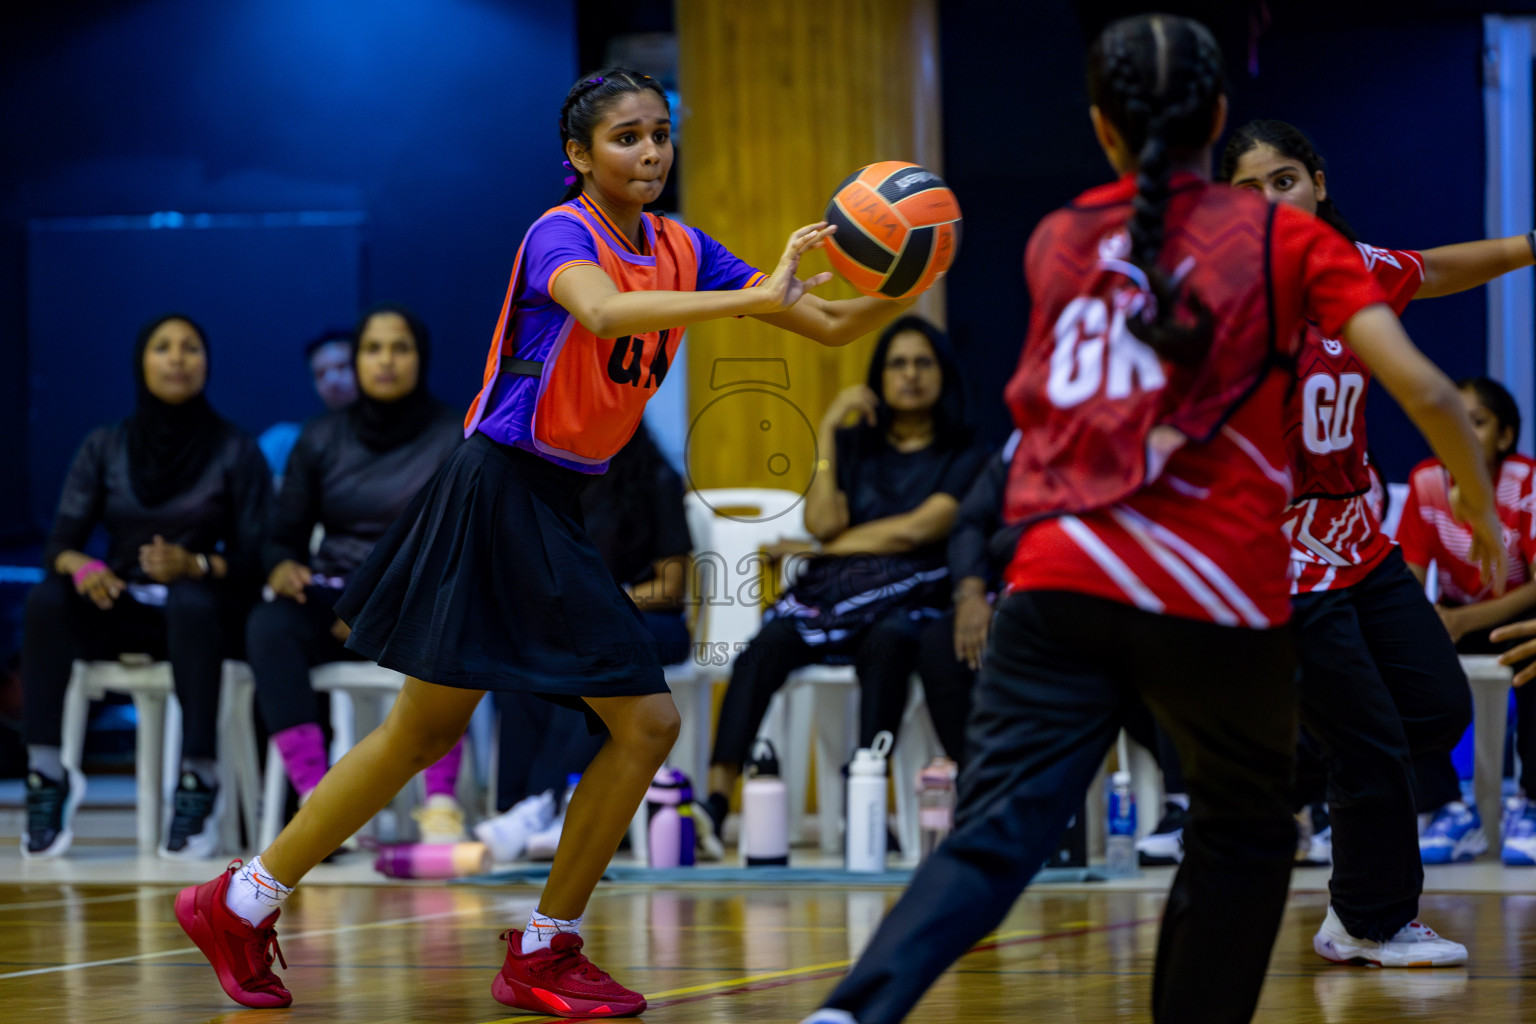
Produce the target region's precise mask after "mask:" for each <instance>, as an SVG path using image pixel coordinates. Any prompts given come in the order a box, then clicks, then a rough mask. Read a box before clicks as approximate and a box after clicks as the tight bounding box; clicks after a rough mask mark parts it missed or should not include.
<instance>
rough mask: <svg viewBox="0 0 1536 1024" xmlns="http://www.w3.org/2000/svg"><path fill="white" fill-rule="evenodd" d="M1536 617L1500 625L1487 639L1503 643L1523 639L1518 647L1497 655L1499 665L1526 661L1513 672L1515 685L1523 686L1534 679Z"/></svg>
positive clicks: (1535, 668) (1535, 671)
mask: <svg viewBox="0 0 1536 1024" xmlns="http://www.w3.org/2000/svg"><path fill="white" fill-rule="evenodd" d="M1527 637H1536V619H1526V620H1525V621H1524V622H1511V623H1510V624H1509V625H1507V626H1500V627H1499V628H1498V629H1496V630H1494V631H1493V632H1492V633H1491V634H1489V639H1491V640H1493V642H1494V643H1503V642H1504V641H1506V640H1525V643H1523V644H1521V645H1519V646H1518V647H1511V648H1510V649H1509V650H1507V651H1505V652H1504V653H1503V654H1501V655H1499V664H1500V665H1510V666H1514V665H1518V664H1520V663H1521V662H1522V661H1524V662H1528V664H1527V665H1526V666H1525V668H1523V669H1521V670H1520V671H1519V672H1516V673H1515V680H1514V682H1515V685H1516V686H1524V685H1525V684H1526V683H1528V682H1530V681H1531V680H1532V679H1536V639H1529V640H1528V639H1526V638H1527Z"/></svg>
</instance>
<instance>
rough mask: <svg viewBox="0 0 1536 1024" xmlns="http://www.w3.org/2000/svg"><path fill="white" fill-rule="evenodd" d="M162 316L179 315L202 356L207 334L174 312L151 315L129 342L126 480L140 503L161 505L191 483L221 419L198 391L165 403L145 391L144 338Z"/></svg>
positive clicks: (217, 439) (218, 437)
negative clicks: (133, 387) (131, 400)
mask: <svg viewBox="0 0 1536 1024" xmlns="http://www.w3.org/2000/svg"><path fill="white" fill-rule="evenodd" d="M168 320H181V321H183V322H184V323H186V324H188V325H189V326H190V327H191V328H192V329H193V330H194V331H196V332H197V337H198V339H199V340H200V341H202V343H203V352H204V356H205V358H207V357H208V335H207V334H206V333H204V331H203V329H202V328H201V327H200V326H198V324H197V321H195V320H193V319H192V318H190V317H187V316H184V315H182V314H180V313H167V314H166V315H165V316H161V317H156V318H155V319H153V320H151V321H149V323H147V324H145V325H144V326H143V327H140V328H139V337H138V340H137V341H136V342H135V343H134V346H133V379H134V381H135V383H136V384H137V385H138V397H137V400H136V404H135V405H134V410H133V415H131V416H129V417H128V419H127V420H126V421H125V423H126V425H127V430H128V479H129V481H130V482H131V484H132V485H133V493H134V494H135V495H136V496H137V497H138V499H139V503H140V504H141V505H143V506H144V507H145V508H153V507H155V506H156V505H160V504H163V503H164V502H166V501H169V500H170V499H171V498H173V497H175V496H176V495H178V494H181V493H182V492H184V491H186V490H188V489H189V488H190V487H191V486H192V485H193V484H195V483H197V479H198V477H200V476H202V475H203V470H204V469H206V468H207V467H208V463H209V461H210V460H211V459H212V458H213V456H214V454H215V453H216V452H217V451H218V450H219V446H220V445H221V444H223V442H224V429H223V427H224V421H223V420H222V419H221V418H220V417H219V414H218V413H216V412H214V411H213V406H212V405H210V404H208V396H207V395H206V394H205V393H204V392H202V391H199V392H198V393H197V394H196V395H193V396H192V397H191V398H189V399H187V400H186V401H185V402H182V403H181V404H180V405H171V404H169V403H167V402H162V401H161V400H160V399H158V398H156V397H155V396H154V395H152V394H150V391H149V385H148V384H146V383H145V380H144V352H145V350H147V349H148V348H149V339H150V338H151V337H152V336H153V335H154V333H155V332H156V331H157V330H159V329H160V326H161V325H162V324H164V323H165V322H166V321H168Z"/></svg>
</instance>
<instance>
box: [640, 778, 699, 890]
mask: <svg viewBox="0 0 1536 1024" xmlns="http://www.w3.org/2000/svg"><path fill="white" fill-rule="evenodd" d="M692 802H693V787H692V786H691V785H690V784H689V782H688V776H686V775H684V774H683V773H682V772H680V771H678V770H677V769H676V768H668V767H667V766H666V765H662V767H661V769H660V770H659V771H657V772H656V777H655V778H654V779H652V780H651V788H650V789H648V790H646V791H645V803H646V810H647V813H648V815H649V819H650V821H649V826H650V827H649V829H648V830H647V850H648V851H649V856H650V866H651V867H653V868H679V867H692V866H693V844H694V822H693V808H692V807H691V806H690V805H691V804H692Z"/></svg>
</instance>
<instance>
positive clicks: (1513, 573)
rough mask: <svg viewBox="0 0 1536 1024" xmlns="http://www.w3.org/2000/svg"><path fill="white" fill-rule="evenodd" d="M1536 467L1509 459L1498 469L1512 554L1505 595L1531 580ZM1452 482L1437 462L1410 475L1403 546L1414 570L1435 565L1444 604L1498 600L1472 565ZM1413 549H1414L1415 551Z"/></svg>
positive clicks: (1502, 513) (1506, 541)
mask: <svg viewBox="0 0 1536 1024" xmlns="http://www.w3.org/2000/svg"><path fill="white" fill-rule="evenodd" d="M1533 485H1536V462H1532V461H1531V460H1530V459H1528V458H1526V457H1525V456H1523V455H1510V456H1508V457H1506V458H1505V459H1504V461H1503V462H1502V463H1501V464H1500V466H1499V475H1498V479H1497V480H1496V481H1495V482H1494V494H1495V498H1496V500H1497V503H1498V513H1499V522H1500V524H1501V525H1502V526H1503V528H1504V548H1505V551H1506V553H1507V554H1508V555H1509V573H1508V575H1506V576H1505V577H1504V588H1505V590H1506V591H1508V590H1512V589H1514V588H1515V587H1518V586H1521V585H1523V584H1525V583H1526V582H1527V581H1528V580H1530V578H1531V572H1530V568H1531V554H1532V550H1531V542H1530V536H1531V527H1532V514H1533V512H1536V493H1533ZM1450 492H1451V479H1450V475H1449V474H1448V473H1447V472H1446V471H1445V467H1444V466H1443V465H1441V463H1440V461H1439V460H1438V459H1426V460H1425V461H1424V462H1421V463H1419V464H1418V465H1417V466H1415V467H1414V468H1413V472H1412V473H1410V474H1409V476H1408V503H1407V504H1406V505H1405V506H1404V507H1403V525H1402V527H1401V532H1400V535H1399V538H1398V542H1399V543H1400V544H1402V545H1403V554H1404V557H1406V558H1407V559H1408V561H1409V562H1410V563H1412V564H1414V565H1420V566H1428V565H1429V564H1430V563H1431V562H1433V563H1434V566H1435V576H1436V578H1437V580H1438V582H1439V588H1440V598H1439V600H1440V601H1441V603H1443V604H1452V605H1466V604H1475V603H1477V602H1479V601H1486V600H1488V599H1489V598H1490V597H1491V596H1492V595H1493V587H1492V585H1491V583H1490V581H1488V580H1485V579H1484V578H1483V573H1482V567H1481V566H1479V565H1478V564H1477V563H1475V562H1474V561H1472V554H1471V552H1472V530H1471V528H1470V527H1468V526H1467V525H1466V524H1465V523H1461V522H1458V521H1457V520H1456V517H1455V516H1454V515H1453V514H1452V512H1451V500H1450ZM1410 544H1411V545H1412V550H1411V551H1410Z"/></svg>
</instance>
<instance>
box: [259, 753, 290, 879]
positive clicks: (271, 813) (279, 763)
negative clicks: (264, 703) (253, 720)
mask: <svg viewBox="0 0 1536 1024" xmlns="http://www.w3.org/2000/svg"><path fill="white" fill-rule="evenodd" d="M287 802H288V773H287V772H286V771H284V770H283V755H282V754H281V753H279V752H278V749H277V744H276V743H274V742H272V741H271V740H268V741H267V771H266V775H265V776H264V778H263V785H262V793H261V827H260V828H259V829H258V830H257V832H256V849H257V851H258V852H259V851H261V850H265V849H266V848H267V847H269V846H271V845H272V840H274V839H276V838H277V834H278V833H279V832H280V831H282V828H283V805H284V804H285V803H287Z"/></svg>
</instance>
